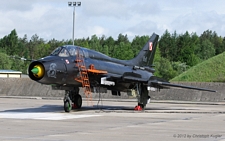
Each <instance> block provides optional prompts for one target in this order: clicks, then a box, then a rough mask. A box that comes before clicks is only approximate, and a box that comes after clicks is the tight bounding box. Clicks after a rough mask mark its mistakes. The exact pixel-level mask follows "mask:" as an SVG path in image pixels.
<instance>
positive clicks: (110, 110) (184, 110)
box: [0, 97, 225, 141]
mask: <svg viewBox="0 0 225 141" xmlns="http://www.w3.org/2000/svg"><path fill="white" fill-rule="evenodd" d="M92 104H93V106H91V102H87V101H83V108H82V109H80V110H72V111H71V112H70V113H65V112H64V110H63V102H62V100H61V99H59V100H56V99H55V100H54V99H42V98H28V97H26V98H23V97H22V98H15V97H14V98H0V126H1V128H0V140H1V141H4V140H5V141H8V140H19V141H28V140H32V141H33V140H37V141H40V140H45V141H53V140H67V141H76V140H77V141H106V140H107V141H111V140H122V141H137V140H139V141H149V140H154V141H157V140H159V141H161V140H167V141H170V140H171V141H172V140H179V141H180V140H184V141H185V140H189V141H191V140H196V141H199V140H200V141H201V140H202V141H208V140H209V141H211V140H213V141H225V103H223V102H220V103H195V102H177V101H153V103H150V104H148V105H147V107H146V109H145V111H134V110H133V109H134V106H135V105H136V102H135V101H134V100H103V101H100V102H98V101H93V102H92Z"/></svg>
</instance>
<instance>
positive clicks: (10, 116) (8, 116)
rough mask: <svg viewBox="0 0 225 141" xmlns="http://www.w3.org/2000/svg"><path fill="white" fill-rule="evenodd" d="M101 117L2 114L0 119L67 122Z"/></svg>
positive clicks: (54, 114) (65, 114)
mask: <svg viewBox="0 0 225 141" xmlns="http://www.w3.org/2000/svg"><path fill="white" fill-rule="evenodd" d="M98 116H101V115H73V114H69V113H27V112H24V113H21V112H0V119H1V118H5V119H34V120H66V119H78V118H90V117H98Z"/></svg>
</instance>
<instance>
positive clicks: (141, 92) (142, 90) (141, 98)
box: [134, 84, 150, 111]
mask: <svg viewBox="0 0 225 141" xmlns="http://www.w3.org/2000/svg"><path fill="white" fill-rule="evenodd" d="M137 92H138V105H137V106H135V108H134V110H135V111H142V110H144V109H145V107H146V104H147V103H149V102H150V96H149V95H148V89H147V86H144V85H143V84H137Z"/></svg>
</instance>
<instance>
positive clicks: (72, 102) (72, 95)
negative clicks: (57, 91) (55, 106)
mask: <svg viewBox="0 0 225 141" xmlns="http://www.w3.org/2000/svg"><path fill="white" fill-rule="evenodd" d="M63 101H64V110H65V112H70V111H71V109H72V108H75V109H80V108H81V106H82V97H81V95H80V94H79V88H78V87H75V88H74V89H73V90H66V91H65V97H64V100H63Z"/></svg>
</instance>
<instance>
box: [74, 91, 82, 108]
mask: <svg viewBox="0 0 225 141" xmlns="http://www.w3.org/2000/svg"><path fill="white" fill-rule="evenodd" d="M74 104H75V105H76V108H77V109H80V108H81V106H82V97H81V95H80V94H77V95H75V101H74Z"/></svg>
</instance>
